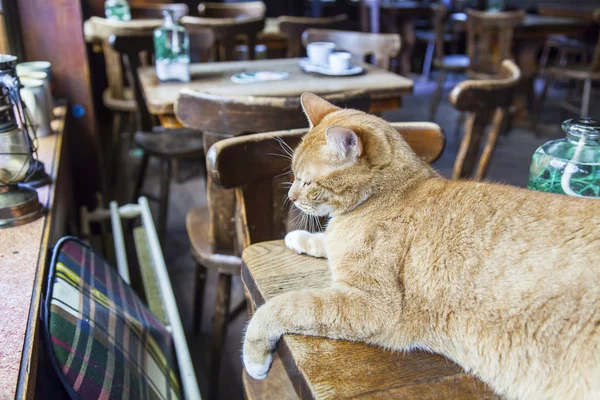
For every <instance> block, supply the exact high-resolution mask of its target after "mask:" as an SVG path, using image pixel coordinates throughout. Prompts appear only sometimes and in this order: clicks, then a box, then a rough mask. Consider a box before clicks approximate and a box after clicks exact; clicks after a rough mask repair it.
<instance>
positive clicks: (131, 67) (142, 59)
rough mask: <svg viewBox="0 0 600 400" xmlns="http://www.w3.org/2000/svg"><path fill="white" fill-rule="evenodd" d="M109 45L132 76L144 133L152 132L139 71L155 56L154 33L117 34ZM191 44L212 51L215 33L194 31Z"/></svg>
mask: <svg viewBox="0 0 600 400" xmlns="http://www.w3.org/2000/svg"><path fill="white" fill-rule="evenodd" d="M108 43H109V45H110V46H111V48H112V49H113V50H115V51H116V52H117V54H119V56H120V57H121V58H122V61H123V64H124V65H125V66H126V67H127V71H128V73H129V74H130V77H129V79H130V82H132V85H133V90H134V93H135V99H136V101H137V104H138V109H139V112H140V118H141V121H140V123H141V128H142V130H144V131H150V130H151V129H152V126H153V125H154V124H153V123H152V120H151V117H150V113H149V112H148V108H147V107H146V102H145V101H144V95H143V93H142V88H141V85H140V80H139V77H138V74H137V70H138V68H139V67H141V66H142V65H146V64H147V63H148V62H149V61H150V59H151V57H152V56H153V55H154V40H153V37H152V32H147V31H139V32H137V34H131V33H129V34H115V35H112V36H111V37H110V38H109V40H108ZM190 43H193V48H194V49H195V50H197V51H210V50H211V49H212V47H213V45H214V36H213V33H212V31H210V30H208V29H206V30H203V31H201V30H199V29H198V30H196V31H194V33H193V35H190ZM190 47H192V46H191V45H190ZM144 54H145V56H144Z"/></svg>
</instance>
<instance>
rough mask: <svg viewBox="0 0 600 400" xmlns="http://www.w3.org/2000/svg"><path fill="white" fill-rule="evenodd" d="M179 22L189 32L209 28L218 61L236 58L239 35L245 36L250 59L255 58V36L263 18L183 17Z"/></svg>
mask: <svg viewBox="0 0 600 400" xmlns="http://www.w3.org/2000/svg"><path fill="white" fill-rule="evenodd" d="M181 23H182V24H183V26H185V28H186V29H187V30H188V32H189V33H190V34H193V33H194V32H196V31H203V30H206V29H210V30H211V31H212V32H213V35H214V37H215V40H216V44H217V48H218V52H217V55H218V61H232V60H235V59H236V45H237V41H238V39H239V38H240V37H243V38H245V42H246V46H247V48H248V57H249V59H250V60H254V59H255V58H256V40H257V36H258V34H259V33H260V32H262V30H263V29H264V27H265V19H264V18H262V17H261V18H240V19H237V18H198V17H189V16H188V17H183V18H182V19H181Z"/></svg>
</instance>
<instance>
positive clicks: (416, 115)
mask: <svg viewBox="0 0 600 400" xmlns="http://www.w3.org/2000/svg"><path fill="white" fill-rule="evenodd" d="M453 84H454V82H448V85H447V89H448V90H450V88H451V87H452V85H453ZM434 86H435V85H434V83H433V81H430V82H427V83H424V82H417V83H416V85H415V93H414V94H413V95H412V96H408V97H405V98H404V99H403V108H402V109H401V110H398V111H396V112H390V113H385V114H384V115H383V117H384V118H385V119H387V120H389V121H426V119H427V114H428V108H429V99H430V98H431V93H432V92H433V89H434ZM557 95H560V96H564V93H562V92H560V91H557V92H554V93H550V96H557ZM445 98H446V99H447V95H446V96H445ZM599 105H600V98H599V97H598V96H596V98H594V99H592V108H591V109H592V110H594V109H596V110H597V109H598V106H599ZM594 107H595V108H594ZM571 117H573V116H571ZM457 118H458V114H457V113H456V111H454V109H453V108H452V106H451V105H450V104H449V103H448V101H447V100H446V101H444V102H442V104H441V105H440V108H439V112H438V120H437V121H436V122H437V123H438V124H440V125H441V126H442V128H444V130H445V131H446V133H447V136H448V141H447V145H446V149H445V150H444V153H443V155H442V157H441V158H440V159H439V160H438V161H437V162H436V164H435V165H434V166H435V167H436V169H438V171H440V172H441V173H442V174H443V175H445V176H450V174H451V171H452V164H453V162H454V158H455V156H456V152H457V150H458V140H459V138H457V137H455V135H454V129H455V126H456V121H457ZM561 118H562V115H561V112H560V111H558V110H556V109H554V108H552V107H551V106H547V107H545V110H544V114H543V118H542V122H544V125H542V129H541V132H542V134H543V135H544V136H543V137H541V138H536V137H535V135H534V133H533V132H532V131H530V130H528V129H525V128H522V127H516V128H514V129H513V130H512V131H511V132H510V134H509V135H508V136H506V137H501V138H500V139H499V142H498V146H497V151H496V153H495V155H494V157H493V159H492V161H491V166H490V169H489V180H491V181H496V182H504V183H508V184H512V185H518V186H525V185H526V184H527V177H528V170H529V163H530V161H531V156H532V154H533V152H534V151H535V149H536V148H537V147H538V146H539V145H541V144H542V143H544V142H546V141H548V140H550V139H551V138H558V137H561V135H562V133H561V131H560V129H559V127H560V123H561V121H562V120H561ZM546 124H547V125H546ZM137 161H139V159H136V158H135V157H130V163H129V167H130V168H128V169H129V174H128V175H129V178H130V179H129V181H130V182H131V181H132V178H133V171H134V170H135V168H136V162H137ZM198 170H199V167H198V165H197V163H195V162H187V163H183V165H182V166H181V174H182V176H185V175H186V174H187V175H189V176H192V178H188V179H185V180H184V182H183V183H174V184H173V186H172V191H171V199H172V202H171V204H170V207H169V218H168V235H167V241H166V249H165V257H166V261H167V266H168V268H169V272H170V276H171V280H172V283H173V287H174V291H175V297H176V298H177V303H178V305H179V309H180V313H181V318H182V320H183V324H184V327H185V328H186V329H187V331H188V335H190V334H189V332H190V331H191V321H192V315H193V310H194V305H193V304H192V296H193V290H194V287H193V286H194V265H193V263H192V261H191V258H190V256H189V243H188V239H187V234H186V231H185V214H186V212H187V211H188V210H189V209H190V208H193V207H196V206H199V205H202V204H205V202H206V195H205V191H204V183H203V182H202V180H201V179H200V178H194V177H193V176H194V175H196V176H197V172H198ZM157 173H158V165H157V164H152V165H151V170H150V173H149V180H148V184H147V186H146V190H152V189H157V187H154V188H153V186H156V185H157V183H158V179H157V178H156V174H157ZM153 212H156V210H155V209H154V210H153ZM233 282H234V290H233V300H232V306H234V305H236V304H238V302H239V301H241V299H242V298H243V289H242V286H241V281H240V279H239V278H234V280H233ZM215 285H216V276H215V275H209V277H208V282H207V289H206V296H205V302H204V312H203V315H204V321H203V325H202V334H201V335H200V336H199V337H193V336H188V340H189V343H190V347H191V349H192V353H193V355H192V356H193V358H194V361H195V367H196V373H197V375H198V379H199V382H200V386H201V390H202V392H203V393H206V380H205V376H206V375H207V374H206V364H207V357H206V355H207V346H206V344H207V339H208V335H209V332H210V328H211V315H212V308H213V304H214V298H215ZM246 318H247V315H246V314H245V312H244V313H242V314H240V315H239V316H238V317H237V318H236V319H235V320H234V321H232V322H231V324H230V325H229V332H228V335H227V348H226V353H225V355H224V357H223V363H222V370H221V382H220V394H221V398H222V399H227V400H237V399H242V398H243V392H242V386H241V385H242V383H241V382H242V378H241V377H242V375H241V372H242V365H241V362H240V347H241V339H242V330H243V328H244V326H245V323H246Z"/></svg>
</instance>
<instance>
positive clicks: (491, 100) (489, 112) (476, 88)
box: [450, 60, 521, 180]
mask: <svg viewBox="0 0 600 400" xmlns="http://www.w3.org/2000/svg"><path fill="white" fill-rule="evenodd" d="M501 65H502V66H501V68H502V69H501V70H500V74H499V75H498V77H497V78H500V79H490V80H468V81H464V82H461V83H459V84H458V85H457V86H456V87H455V88H454V89H453V90H452V92H451V93H450V102H451V103H452V105H453V106H454V108H456V109H457V110H458V111H461V112H466V113H467V119H466V122H465V135H464V137H463V140H462V142H461V145H460V149H459V151H458V155H457V156H456V161H455V163H454V172H453V174H452V177H453V179H459V178H467V177H472V178H474V179H475V180H482V179H484V178H485V174H486V172H487V168H488V164H489V162H490V159H491V157H492V154H493V151H494V146H495V144H496V139H497V137H498V134H499V132H500V131H501V130H502V129H503V126H504V124H505V123H506V121H505V120H506V117H507V114H508V111H509V108H510V107H511V105H512V101H513V96H514V94H515V92H516V90H517V85H518V83H519V79H520V78H521V71H520V70H519V67H517V66H516V65H515V63H514V62H512V61H510V60H504V61H503V62H502V64H501ZM490 116H492V118H491V127H490V130H489V133H488V136H487V139H486V141H485V146H484V148H483V150H482V154H481V157H480V159H479V163H478V165H477V170H476V171H474V168H475V165H476V161H477V156H478V154H479V152H480V143H481V141H482V138H483V136H484V133H485V128H486V127H487V125H488V124H489V123H490Z"/></svg>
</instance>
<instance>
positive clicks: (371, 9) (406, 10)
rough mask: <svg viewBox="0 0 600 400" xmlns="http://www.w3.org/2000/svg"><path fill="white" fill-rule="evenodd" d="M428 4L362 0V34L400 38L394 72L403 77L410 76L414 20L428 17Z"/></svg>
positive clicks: (414, 38)
mask: <svg viewBox="0 0 600 400" xmlns="http://www.w3.org/2000/svg"><path fill="white" fill-rule="evenodd" d="M432 12H433V10H432V6H431V4H430V2H416V1H399V2H398V1H381V0H362V1H361V5H360V21H361V23H360V25H361V30H362V31H363V32H371V33H396V34H399V35H400V37H402V49H401V50H400V54H399V55H398V59H397V64H396V65H395V66H394V68H395V70H396V71H397V72H398V73H399V74H401V75H404V76H409V75H410V73H411V60H412V54H413V49H414V47H415V44H416V35H415V20H417V19H423V18H426V19H429V18H431V16H432Z"/></svg>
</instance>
